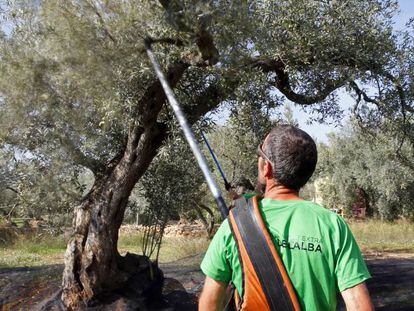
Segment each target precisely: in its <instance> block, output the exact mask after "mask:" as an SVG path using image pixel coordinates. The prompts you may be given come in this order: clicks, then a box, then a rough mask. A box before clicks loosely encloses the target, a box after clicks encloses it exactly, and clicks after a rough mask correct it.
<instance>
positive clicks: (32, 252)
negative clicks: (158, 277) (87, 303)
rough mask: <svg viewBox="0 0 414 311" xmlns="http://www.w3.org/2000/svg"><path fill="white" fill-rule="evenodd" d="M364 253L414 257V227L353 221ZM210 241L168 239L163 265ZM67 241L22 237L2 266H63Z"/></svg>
mask: <svg viewBox="0 0 414 311" xmlns="http://www.w3.org/2000/svg"><path fill="white" fill-rule="evenodd" d="M349 224H350V227H351V230H352V232H353V233H354V235H355V238H356V240H357V241H358V244H359V246H360V247H361V249H362V250H363V251H364V252H369V251H378V252H404V253H413V254H414V224H412V223H409V222H406V221H398V222H395V223H386V222H381V221H378V220H367V221H364V222H355V221H350V222H349ZM209 242H210V241H209V240H207V239H206V238H184V237H164V239H163V244H162V247H161V252H160V258H159V260H160V262H162V263H165V262H171V261H175V260H178V259H181V258H185V257H188V256H193V255H196V254H199V253H202V252H204V251H205V250H206V249H207V247H208V244H209ZM141 246H142V234H141V233H139V232H130V233H122V234H121V236H120V238H119V243H118V248H119V250H120V252H121V253H122V254H125V253H126V252H131V253H137V254H140V253H141V252H142V249H141ZM65 249H66V241H64V239H63V238H62V237H53V236H48V235H30V236H24V235H19V236H18V238H17V239H16V240H15V241H14V243H13V244H10V245H7V246H1V247H0V267H22V266H39V265H48V264H49V265H50V264H59V263H63V255H64V252H65Z"/></svg>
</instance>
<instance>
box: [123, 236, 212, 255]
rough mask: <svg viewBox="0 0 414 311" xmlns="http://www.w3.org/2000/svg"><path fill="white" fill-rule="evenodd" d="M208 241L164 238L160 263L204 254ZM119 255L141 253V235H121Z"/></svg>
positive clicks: (204, 239) (202, 239)
mask: <svg viewBox="0 0 414 311" xmlns="http://www.w3.org/2000/svg"><path fill="white" fill-rule="evenodd" d="M209 243H210V241H209V240H208V239H206V238H183V237H164V238H163V240H162V245H161V250H160V257H159V261H160V262H170V261H174V260H178V259H181V258H185V257H188V256H192V255H196V254H199V253H201V252H205V251H206V249H207V247H208V244H209ZM118 248H119V250H120V251H121V253H126V252H127V251H128V252H133V253H138V254H140V253H142V234H141V233H139V232H136V233H133V234H123V235H121V236H120V238H119V243H118Z"/></svg>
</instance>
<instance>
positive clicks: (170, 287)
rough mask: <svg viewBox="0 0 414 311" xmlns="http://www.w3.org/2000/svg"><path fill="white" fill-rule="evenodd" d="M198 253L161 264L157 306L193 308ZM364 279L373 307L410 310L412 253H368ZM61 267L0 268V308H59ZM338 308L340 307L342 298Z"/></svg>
mask: <svg viewBox="0 0 414 311" xmlns="http://www.w3.org/2000/svg"><path fill="white" fill-rule="evenodd" d="M201 259H202V255H197V256H193V257H189V258H185V259H181V260H178V261H175V262H171V263H168V264H162V265H161V268H162V270H163V271H164V274H165V277H166V279H165V283H164V290H163V295H164V299H165V301H166V303H167V305H168V307H163V308H162V309H158V310H169V311H171V310H180V311H185V310H196V303H197V296H198V294H199V293H200V290H201V287H202V282H203V275H202V273H201V271H200V269H199V263H200V261H201ZM366 259H367V264H368V267H369V270H370V271H371V274H372V276H373V278H372V279H371V280H370V281H368V287H369V289H370V293H371V296H372V298H373V301H374V304H375V306H376V309H377V310H400V311H401V310H414V254H403V253H399V254H396V253H387V254H378V253H369V254H366ZM62 269H63V267H62V266H61V265H51V266H42V267H32V268H3V269H0V306H1V307H0V310H1V311H6V310H7V311H8V310H63V308H62V306H61V304H60V303H59V299H58V298H59V296H60V286H61V285H60V282H61V279H60V278H61V273H62ZM338 310H344V307H343V304H342V302H341V303H339V306H338Z"/></svg>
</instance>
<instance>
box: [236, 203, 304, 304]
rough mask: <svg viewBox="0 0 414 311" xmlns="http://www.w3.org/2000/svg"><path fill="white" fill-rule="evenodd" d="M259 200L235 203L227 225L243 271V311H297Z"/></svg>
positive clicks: (290, 284) (294, 299)
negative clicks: (263, 217)
mask: <svg viewBox="0 0 414 311" xmlns="http://www.w3.org/2000/svg"><path fill="white" fill-rule="evenodd" d="M258 200H259V197H258V196H255V197H254V198H252V199H250V200H248V201H246V199H245V198H244V197H242V198H240V199H238V200H236V201H235V207H234V208H233V209H232V210H231V211H230V214H229V223H230V228H231V229H232V232H233V236H234V238H235V240H236V243H237V247H238V250H239V257H240V264H241V266H242V271H243V292H244V294H243V297H242V301H241V309H242V310H286V311H292V310H295V311H297V310H300V304H299V301H298V299H297V297H296V293H295V290H294V288H293V286H292V283H291V281H290V279H289V276H288V274H287V272H286V269H285V267H284V265H283V262H282V260H281V259H280V257H279V254H278V253H277V251H276V248H275V246H274V244H273V242H272V239H271V237H270V234H269V232H268V230H267V228H266V226H265V224H264V222H263V219H262V215H261V213H260V209H259V204H258V203H259V201H258Z"/></svg>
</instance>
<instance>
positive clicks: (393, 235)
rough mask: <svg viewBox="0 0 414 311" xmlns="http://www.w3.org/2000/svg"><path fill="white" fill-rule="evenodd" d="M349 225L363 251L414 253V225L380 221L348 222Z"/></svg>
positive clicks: (402, 222) (401, 221) (405, 222)
mask: <svg viewBox="0 0 414 311" xmlns="http://www.w3.org/2000/svg"><path fill="white" fill-rule="evenodd" d="M349 225H350V227H351V230H352V232H353V234H354V236H355V239H356V240H357V242H358V245H359V246H360V248H361V249H362V250H363V251H380V252H406V253H414V224H413V223H410V222H408V221H403V220H400V221H397V222H394V223H389V222H382V221H380V220H374V219H370V220H366V221H361V222H356V221H350V222H349Z"/></svg>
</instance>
